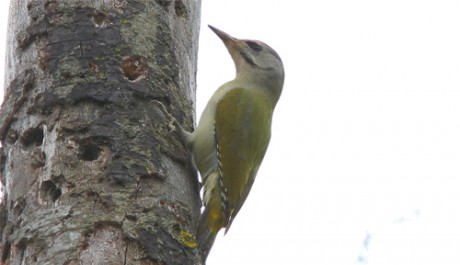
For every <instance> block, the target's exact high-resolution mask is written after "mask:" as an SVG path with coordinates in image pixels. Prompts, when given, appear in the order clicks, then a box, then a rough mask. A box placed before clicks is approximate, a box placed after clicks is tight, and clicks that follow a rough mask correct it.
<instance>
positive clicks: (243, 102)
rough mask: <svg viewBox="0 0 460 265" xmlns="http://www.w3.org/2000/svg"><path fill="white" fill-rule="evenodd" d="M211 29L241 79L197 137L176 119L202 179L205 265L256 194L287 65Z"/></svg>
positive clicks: (200, 237) (218, 100)
mask: <svg viewBox="0 0 460 265" xmlns="http://www.w3.org/2000/svg"><path fill="white" fill-rule="evenodd" d="M209 27H210V29H211V30H212V31H214V33H215V34H217V36H218V37H219V38H220V39H221V40H222V41H223V43H224V45H225V46H226V48H227V50H228V52H229V53H230V55H231V57H232V59H233V62H234V64H235V68H236V76H235V78H234V79H233V80H231V81H229V82H226V83H224V84H223V85H222V86H220V87H219V88H218V89H217V90H216V91H215V92H214V94H213V95H212V96H211V98H210V99H209V101H208V103H207V105H206V107H205V109H204V111H203V113H202V115H201V117H200V120H199V123H198V126H197V127H196V129H195V130H194V131H193V132H192V133H190V132H187V131H186V130H184V129H183V128H182V126H180V124H178V123H177V121H175V120H174V123H175V125H178V126H177V127H178V129H179V130H178V131H179V132H180V134H181V138H182V141H183V143H184V144H185V145H186V146H187V148H188V149H189V150H190V153H191V156H192V161H193V162H194V165H195V167H196V168H197V169H198V171H199V172H200V176H201V182H202V189H203V197H202V200H203V206H204V210H203V211H202V213H201V215H200V218H199V221H198V225H197V231H196V240H197V245H198V247H199V250H200V252H201V256H202V258H203V263H205V261H206V258H207V256H208V254H209V252H210V250H211V248H212V245H213V243H214V240H215V238H216V236H217V234H218V232H219V231H220V230H221V229H222V228H225V234H226V233H227V232H228V230H229V229H230V226H231V225H232V222H233V221H234V219H235V217H236V215H237V214H238V212H239V211H240V209H241V207H242V206H243V204H244V202H245V200H246V198H247V196H248V194H249V192H250V190H251V187H252V185H253V183H254V180H255V177H256V175H257V171H258V170H259V167H260V165H261V163H262V160H263V158H264V156H265V153H266V151H267V147H268V144H269V142H270V137H271V125H272V116H273V111H274V109H275V106H276V104H277V102H278V100H279V98H280V96H281V92H282V90H283V83H284V67H283V62H282V60H281V58H280V56H279V55H278V53H277V52H276V51H275V50H274V49H272V48H271V47H270V46H268V45H267V44H265V43H264V42H261V41H258V40H246V39H237V38H235V37H232V36H230V35H229V34H227V33H225V32H223V31H221V30H219V29H217V28H215V27H213V26H211V25H209ZM168 116H170V115H168ZM170 118H172V119H173V117H170Z"/></svg>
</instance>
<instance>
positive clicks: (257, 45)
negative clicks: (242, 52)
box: [246, 41, 262, 52]
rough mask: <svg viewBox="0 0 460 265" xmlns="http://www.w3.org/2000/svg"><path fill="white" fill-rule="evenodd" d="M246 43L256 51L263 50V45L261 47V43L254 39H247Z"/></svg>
mask: <svg viewBox="0 0 460 265" xmlns="http://www.w3.org/2000/svg"><path fill="white" fill-rule="evenodd" d="M246 44H247V45H248V46H249V48H251V49H252V50H253V51H255V52H260V51H262V47H260V45H259V44H257V43H256V42H254V41H246Z"/></svg>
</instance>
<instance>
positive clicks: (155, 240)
mask: <svg viewBox="0 0 460 265" xmlns="http://www.w3.org/2000/svg"><path fill="white" fill-rule="evenodd" d="M137 233H138V237H139V243H140V245H141V246H143V248H144V250H145V252H146V253H147V256H148V257H149V258H150V259H151V260H153V261H156V262H160V264H161V262H162V261H164V260H167V261H169V262H171V264H184V265H185V264H194V263H193V261H192V260H191V259H190V258H189V257H187V255H186V252H185V251H184V249H183V248H182V244H181V243H179V242H178V241H177V240H176V239H174V238H173V237H172V236H171V235H170V234H169V233H168V232H167V231H166V230H164V229H163V228H160V227H159V228H157V230H156V231H154V232H150V231H147V230H145V229H138V231H137Z"/></svg>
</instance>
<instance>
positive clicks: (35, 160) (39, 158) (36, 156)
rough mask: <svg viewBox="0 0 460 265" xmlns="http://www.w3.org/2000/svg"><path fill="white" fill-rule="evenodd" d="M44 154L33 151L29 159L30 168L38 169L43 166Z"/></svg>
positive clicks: (37, 150) (36, 150)
mask: <svg viewBox="0 0 460 265" xmlns="http://www.w3.org/2000/svg"><path fill="white" fill-rule="evenodd" d="M45 161H46V154H45V153H44V152H42V151H41V150H39V149H35V150H34V151H33V152H32V157H31V158H30V165H31V166H32V168H40V167H43V166H44V165H45Z"/></svg>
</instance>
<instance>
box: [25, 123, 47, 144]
mask: <svg viewBox="0 0 460 265" xmlns="http://www.w3.org/2000/svg"><path fill="white" fill-rule="evenodd" d="M43 137H44V134H43V129H41V128H39V127H34V128H30V129H28V130H26V131H25V132H24V133H23V134H22V137H21V144H22V146H23V147H24V148H27V147H30V146H40V145H42V144H43Z"/></svg>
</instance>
